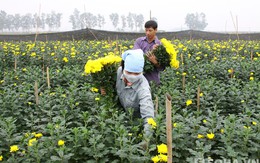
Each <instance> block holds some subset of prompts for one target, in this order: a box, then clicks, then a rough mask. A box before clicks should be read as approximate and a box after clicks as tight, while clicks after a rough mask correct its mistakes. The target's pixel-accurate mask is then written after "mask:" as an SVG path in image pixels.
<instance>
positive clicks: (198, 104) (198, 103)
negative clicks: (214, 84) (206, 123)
mask: <svg viewBox="0 0 260 163" xmlns="http://www.w3.org/2000/svg"><path fill="white" fill-rule="evenodd" d="M197 109H198V112H199V111H200V86H198V91H197Z"/></svg>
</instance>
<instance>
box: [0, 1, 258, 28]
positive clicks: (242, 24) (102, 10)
mask: <svg viewBox="0 0 260 163" xmlns="http://www.w3.org/2000/svg"><path fill="white" fill-rule="evenodd" d="M259 6H260V1H259V0H247V1H246V0H158V1H157V0H150V1H148V0H130V1H128V0H0V10H3V11H5V12H6V13H7V14H16V13H20V14H21V15H23V14H26V13H32V14H34V13H51V11H55V12H56V13H62V22H61V26H62V28H61V29H60V31H69V30H72V27H71V24H70V23H69V16H70V15H72V14H73V11H74V9H75V8H77V9H78V10H79V11H80V12H81V13H83V12H90V13H92V14H93V15H98V14H100V15H102V16H104V17H105V19H106V24H105V26H104V27H103V28H102V30H110V31H113V30H114V28H113V26H112V24H111V22H110V19H109V15H110V14H112V13H118V14H119V16H121V15H125V16H127V15H128V13H129V12H131V13H134V14H138V15H139V14H142V15H143V16H144V21H147V20H149V19H150V16H151V17H155V18H157V22H158V30H162V31H180V30H187V29H188V28H187V26H186V25H185V17H186V15H187V14H192V13H196V12H197V13H204V14H205V15H206V21H207V23H208V26H207V27H206V28H205V29H204V31H210V32H236V31H238V32H260V9H259ZM150 14H151V15H150Z"/></svg>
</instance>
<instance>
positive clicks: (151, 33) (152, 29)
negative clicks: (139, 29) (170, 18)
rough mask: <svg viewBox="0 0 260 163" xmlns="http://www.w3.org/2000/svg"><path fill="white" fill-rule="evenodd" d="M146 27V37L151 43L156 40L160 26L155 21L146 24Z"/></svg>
mask: <svg viewBox="0 0 260 163" xmlns="http://www.w3.org/2000/svg"><path fill="white" fill-rule="evenodd" d="M144 27H145V35H146V37H147V38H148V39H149V41H152V40H154V38H155V36H156V32H157V27H158V24H157V22H156V21H154V20H149V21H147V22H146V23H145V24H144Z"/></svg>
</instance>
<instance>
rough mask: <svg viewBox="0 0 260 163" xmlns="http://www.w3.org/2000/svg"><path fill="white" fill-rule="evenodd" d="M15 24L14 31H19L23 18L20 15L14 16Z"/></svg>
mask: <svg viewBox="0 0 260 163" xmlns="http://www.w3.org/2000/svg"><path fill="white" fill-rule="evenodd" d="M13 23H14V24H13V25H14V29H15V30H16V31H18V30H19V28H20V27H21V16H20V14H15V15H14V22H13Z"/></svg>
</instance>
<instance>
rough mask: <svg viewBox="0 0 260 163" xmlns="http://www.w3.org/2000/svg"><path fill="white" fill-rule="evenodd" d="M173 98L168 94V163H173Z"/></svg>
mask: <svg viewBox="0 0 260 163" xmlns="http://www.w3.org/2000/svg"><path fill="white" fill-rule="evenodd" d="M171 101H172V97H171V96H170V95H169V94H168V93H166V137H167V150H168V153H167V163H172V104H171Z"/></svg>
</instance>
